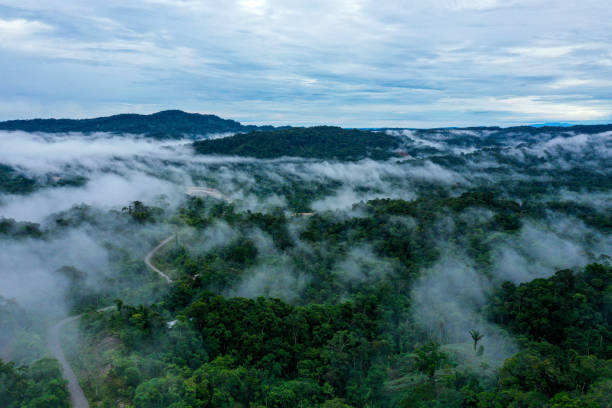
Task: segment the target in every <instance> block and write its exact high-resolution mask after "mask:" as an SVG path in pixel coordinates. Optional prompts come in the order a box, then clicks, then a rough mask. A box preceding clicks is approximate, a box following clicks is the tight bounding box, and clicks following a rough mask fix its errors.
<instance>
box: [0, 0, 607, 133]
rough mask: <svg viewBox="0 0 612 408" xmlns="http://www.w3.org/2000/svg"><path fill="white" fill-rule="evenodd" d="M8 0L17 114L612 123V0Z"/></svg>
mask: <svg viewBox="0 0 612 408" xmlns="http://www.w3.org/2000/svg"><path fill="white" fill-rule="evenodd" d="M0 4H1V5H3V17H2V19H1V20H0V37H1V38H3V40H2V41H1V42H0V44H1V45H0V46H1V47H2V48H3V54H4V55H5V57H6V58H7V59H10V60H11V61H12V63H11V64H4V65H3V66H2V67H0V75H1V76H2V77H3V78H4V79H5V81H4V84H3V88H2V96H3V98H2V99H3V101H4V103H5V104H0V118H5V119H9V118H15V117H33V116H42V115H44V116H67V115H71V114H74V113H75V112H76V113H78V114H80V115H86V116H95V115H97V114H107V113H109V112H127V111H130V110H131V111H138V112H151V111H154V110H159V109H162V108H168V107H178V108H183V109H186V110H192V111H196V112H213V113H218V114H220V115H223V116H227V117H232V118H235V119H238V120H242V121H246V122H251V123H273V124H294V125H299V124H342V125H345V126H364V127H369V126H426V127H427V126H449V125H473V124H476V125H478V124H485V123H486V124H515V123H524V122H526V121H528V122H531V121H538V122H541V121H552V120H557V119H561V118H562V117H563V118H566V120H572V121H585V120H595V121H606V120H610V118H611V117H612V106H611V103H610V98H609V95H610V88H611V87H612V84H610V83H609V81H608V78H609V77H610V73H611V71H610V70H611V69H612V65H611V64H610V63H609V61H610V60H611V58H610V51H609V46H608V44H609V43H610V40H611V38H610V32H609V30H607V27H606V25H605V21H608V20H609V18H610V17H612V16H611V14H610V13H612V11H610V8H609V7H607V4H606V2H604V1H603V0H601V1H594V2H590V3H589V5H588V7H587V6H586V5H582V4H579V3H575V2H574V3H572V2H565V3H563V4H559V3H554V7H552V5H553V3H552V2H550V1H548V0H538V1H531V2H527V1H511V2H507V1H506V2H501V1H498V0H473V1H466V0H427V1H423V2H412V3H411V4H409V5H403V6H402V7H398V5H397V3H396V2H391V1H377V2H374V1H371V0H361V1H358V2H356V1H346V0H332V1H322V0H316V1H315V2H314V3H313V2H310V3H309V4H308V6H305V5H304V4H303V3H300V2H297V1H281V0H236V1H227V2H224V3H223V4H214V3H211V2H201V1H193V0H181V1H178V0H177V1H170V0H136V1H133V2H129V3H125V2H119V1H118V0H111V1H106V2H94V1H93V0H85V1H80V2H76V1H72V0H69V1H58V0H45V1H38V2H34V1H30V0H24V1H20V2H18V3H15V2H13V1H8V0H0ZM543 16H545V18H544V17H543ZM202 21H206V22H207V23H206V24H201V22H202ZM515 21H520V22H521V30H516V26H515V24H513V23H510V22H515ZM584 22H588V24H584ZM568 33H572V34H571V35H569V34H568ZM581 80H582V81H584V80H589V81H593V82H592V83H591V84H584V83H581V82H576V81H581ZM606 81H608V82H606ZM75 83H76V84H79V85H81V86H74V84H75ZM594 83H597V84H598V86H594V85H593V84H594ZM551 84H552V85H551ZM584 86H587V87H588V92H582V90H583V88H582V87H584ZM585 95H588V97H586V96H585ZM16 106H21V108H19V109H15V107H16Z"/></svg>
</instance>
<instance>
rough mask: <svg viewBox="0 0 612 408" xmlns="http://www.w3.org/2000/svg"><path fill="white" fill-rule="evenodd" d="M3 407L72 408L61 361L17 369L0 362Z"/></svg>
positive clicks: (51, 361) (39, 361) (40, 362)
mask: <svg viewBox="0 0 612 408" xmlns="http://www.w3.org/2000/svg"><path fill="white" fill-rule="evenodd" d="M0 406H2V407H6V408H17V407H19V408H68V407H69V406H70V403H69V394H68V389H67V387H66V382H65V381H64V380H63V379H62V376H61V373H60V368H59V364H58V363H57V361H55V360H52V359H42V360H38V361H37V362H35V363H33V364H31V365H30V366H24V367H16V366H15V364H14V363H5V362H3V361H2V360H1V359H0Z"/></svg>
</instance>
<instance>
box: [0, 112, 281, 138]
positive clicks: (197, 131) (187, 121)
mask: <svg viewBox="0 0 612 408" xmlns="http://www.w3.org/2000/svg"><path fill="white" fill-rule="evenodd" d="M270 128H271V127H269V126H268V127H265V126H264V127H262V129H270ZM256 129H258V127H257V126H244V125H241V124H240V123H239V122H236V121H234V120H230V119H222V118H220V117H218V116H216V115H201V114H198V113H186V112H183V111H179V110H167V111H162V112H157V113H153V114H151V115H137V114H121V115H113V116H107V117H100V118H93V119H31V120H9V121H6V122H0V130H21V131H24V132H44V133H68V132H81V133H94V132H108V133H115V134H122V133H130V134H135V135H146V136H149V137H152V138H158V139H172V138H176V139H179V138H183V137H195V136H205V135H207V134H210V133H236V132H246V131H252V130H256Z"/></svg>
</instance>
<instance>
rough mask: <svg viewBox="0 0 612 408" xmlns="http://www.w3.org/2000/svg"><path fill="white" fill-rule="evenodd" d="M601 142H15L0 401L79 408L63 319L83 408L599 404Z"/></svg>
mask: <svg viewBox="0 0 612 408" xmlns="http://www.w3.org/2000/svg"><path fill="white" fill-rule="evenodd" d="M589 129H590V128H589ZM591 130H592V131H584V132H582V131H580V129H572V128H562V129H551V128H538V129H536V130H533V131H531V129H529V130H523V129H522V128H514V129H497V130H495V129H494V128H482V129H480V128H475V129H440V130H399V129H392V130H387V131H385V132H365V131H358V130H342V129H339V128H331V127H317V128H292V129H284V130H273V131H263V130H262V131H258V132H255V133H246V134H240V135H236V136H233V137H228V138H223V139H217V140H214V141H206V142H201V143H200V142H198V143H196V145H195V148H196V151H197V153H195V154H194V152H193V151H192V150H191V149H189V148H188V147H185V146H182V145H181V146H177V145H172V144H167V143H163V142H159V141H155V142H151V141H146V140H142V139H141V138H140V139H131V138H130V137H129V136H125V137H122V138H121V139H119V138H111V139H109V138H108V136H105V137H99V138H98V137H95V136H93V135H90V136H87V137H88V138H89V139H88V140H89V142H88V143H91V150H87V149H82V148H81V145H80V144H79V145H78V146H79V149H78V155H76V154H73V153H72V152H73V150H75V149H74V143H75V140H76V141H78V139H76V138H77V136H69V137H68V136H57V138H51V139H50V138H49V137H46V136H45V137H41V136H39V135H28V134H24V135H22V136H20V137H23V138H28V139H27V140H28V141H29V143H32V144H33V145H36V146H37V147H38V151H40V152H42V153H40V154H41V156H40V159H39V163H38V166H36V165H34V164H31V163H32V161H31V154H32V153H31V152H27V155H26V154H25V153H24V157H25V158H26V159H27V160H25V159H24V160H20V155H19V154H18V153H19V152H17V153H12V154H11V155H8V154H7V155H4V156H2V153H0V162H1V163H3V166H4V167H1V168H0V170H2V171H3V172H4V173H0V174H5V176H3V177H4V178H2V179H1V180H6V181H3V183H4V184H3V186H4V187H3V190H2V195H0V209H1V210H2V212H0V215H2V217H0V265H2V266H1V268H2V269H0V271H1V272H2V273H3V276H4V278H5V280H4V285H3V286H2V288H1V289H2V291H0V327H2V329H3V330H1V331H0V358H2V360H0V405H1V406H7V407H55V406H57V407H67V406H69V398H68V397H69V394H68V391H67V386H66V381H65V380H63V379H62V377H61V372H60V370H59V366H58V364H57V362H56V360H55V359H54V358H52V357H53V355H52V354H51V353H50V352H49V351H48V349H47V336H48V330H49V327H58V326H57V325H58V324H59V323H58V322H65V321H66V320H64V319H68V321H67V322H66V323H65V324H63V325H62V326H61V342H62V344H63V350H64V352H65V354H66V355H67V358H68V361H69V363H70V365H71V366H72V368H73V370H74V371H75V373H76V374H77V377H78V379H79V382H80V386H81V388H82V389H83V391H84V393H85V396H86V397H87V400H88V401H89V404H90V406H92V407H116V406H124V407H134V408H149V407H160V408H162V407H164V408H165V407H172V408H196V407H197V408H200V407H228V408H229V407H232V408H238V407H245V408H246V407H251V408H254V407H278V408H284V407H303V408H308V407H327V408H332V407H333V408H347V407H353V408H360V407H368V408H371V407H380V408H387V407H389V408H391V407H398V408H408V407H418V408H434V407H435V408H439V407H457V408H464V407H465V408H468V407H477V408H488V407H490V408H498V407H499V408H505V407H512V408H518V407H530V408H531V407H533V408H536V407H551V408H553V407H554V408H578V407H584V408H591V407H592V408H595V407H607V406H611V405H612V398H611V395H612V363H611V361H612V326H611V324H612V266H611V260H612V258H611V256H612V252H611V248H612V205H611V203H612V195H611V192H612V184H611V181H610V180H612V168H610V166H609V160H610V157H612V155H611V152H612V138H611V137H610V135H609V134H608V133H605V132H604V133H601V132H600V130H602V129H600V128H593V129H591ZM604 130H605V129H604ZM579 131H580V132H579ZM109 140H110V142H109ZM109 144H112V145H113V146H114V145H119V146H121V147H122V148H123V149H125V150H129V149H132V150H131V151H133V153H132V154H131V155H127V154H123V155H120V154H118V153H117V150H116V149H114V148H113V149H109V147H108V146H109ZM47 148H48V149H49V150H48V151H47V150H45V149H47ZM208 149H210V150H208ZM213 150H215V151H214V152H213ZM211 153H215V154H214V155H212V154H211ZM52 154H55V155H57V157H56V156H53V157H51V155H52ZM221 154H223V155H224V156H220V155H221ZM225 155H230V156H225ZM239 156H246V157H249V159H246V158H244V157H239ZM291 156H294V157H291ZM281 157H283V158H282V159H280V158H281ZM28 160H29V161H28ZM19 177H21V178H19ZM26 180H31V182H29V181H26ZM29 183H31V184H29ZM11 186H13V187H11ZM14 186H18V187H19V188H17V187H14ZM28 186H29V187H28ZM194 186H196V187H197V188H194ZM90 197H92V198H90ZM50 203H54V205H50ZM58 203H60V204H61V205H59V204H58ZM162 242H163V245H161V246H158V245H159V244H160V243H162ZM154 248H157V249H155V250H154ZM149 260H150V262H151V263H152V265H154V267H155V268H157V269H159V270H160V271H162V272H163V273H164V274H166V275H167V276H168V279H165V278H164V277H163V276H162V275H160V274H159V273H157V272H156V271H155V269H153V268H152V267H150V266H147V263H146V262H148V261H149ZM70 316H72V318H71V317H70ZM77 316H78V317H77Z"/></svg>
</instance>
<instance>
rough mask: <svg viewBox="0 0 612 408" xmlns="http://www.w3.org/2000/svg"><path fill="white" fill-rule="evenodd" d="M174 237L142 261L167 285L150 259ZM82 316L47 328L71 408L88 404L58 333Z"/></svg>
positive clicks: (162, 243)
mask: <svg viewBox="0 0 612 408" xmlns="http://www.w3.org/2000/svg"><path fill="white" fill-rule="evenodd" d="M174 237H175V234H172V235H170V236H169V237H168V238H166V239H165V240H163V241H162V242H160V243H159V245H157V246H156V247H155V248H153V249H152V250H151V251H150V252H149V253H148V254H147V256H146V257H145V259H144V262H145V264H146V265H147V266H148V267H149V268H151V269H152V270H153V271H154V272H155V273H157V274H158V275H159V276H161V277H162V278H164V279H165V280H166V282H168V283H169V284H170V283H172V279H170V277H169V276H168V275H166V274H165V273H163V272H162V271H160V270H159V269H158V268H156V267H155V265H153V264H152V263H151V259H153V257H154V256H155V254H156V253H157V251H159V250H160V249H161V248H163V246H164V245H166V244H167V243H168V242H170V241H172V240H173V239H174ZM114 307H115V306H108V307H105V308H102V309H98V311H99V312H104V311H107V310H111V309H112V308H114ZM82 316H83V314H79V315H76V316H70V317H68V318H66V319H64V320H62V321H61V322H59V323H57V324H55V325H53V326H51V327H49V329H48V330H47V347H48V348H49V351H51V354H53V357H55V358H56V359H57V361H59V363H60V367H61V368H62V376H63V377H64V379H65V380H66V381H68V391H69V392H70V403H71V404H72V408H89V402H88V401H87V398H85V393H84V392H83V389H82V388H81V385H80V384H79V380H78V378H77V376H76V374H75V373H74V370H73V369H72V367H71V366H70V363H68V359H67V358H66V355H65V354H64V350H62V343H61V339H60V333H61V329H62V328H63V327H64V326H65V325H67V324H68V323H71V322H74V321H76V320H79V319H80V318H81V317H82Z"/></svg>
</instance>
